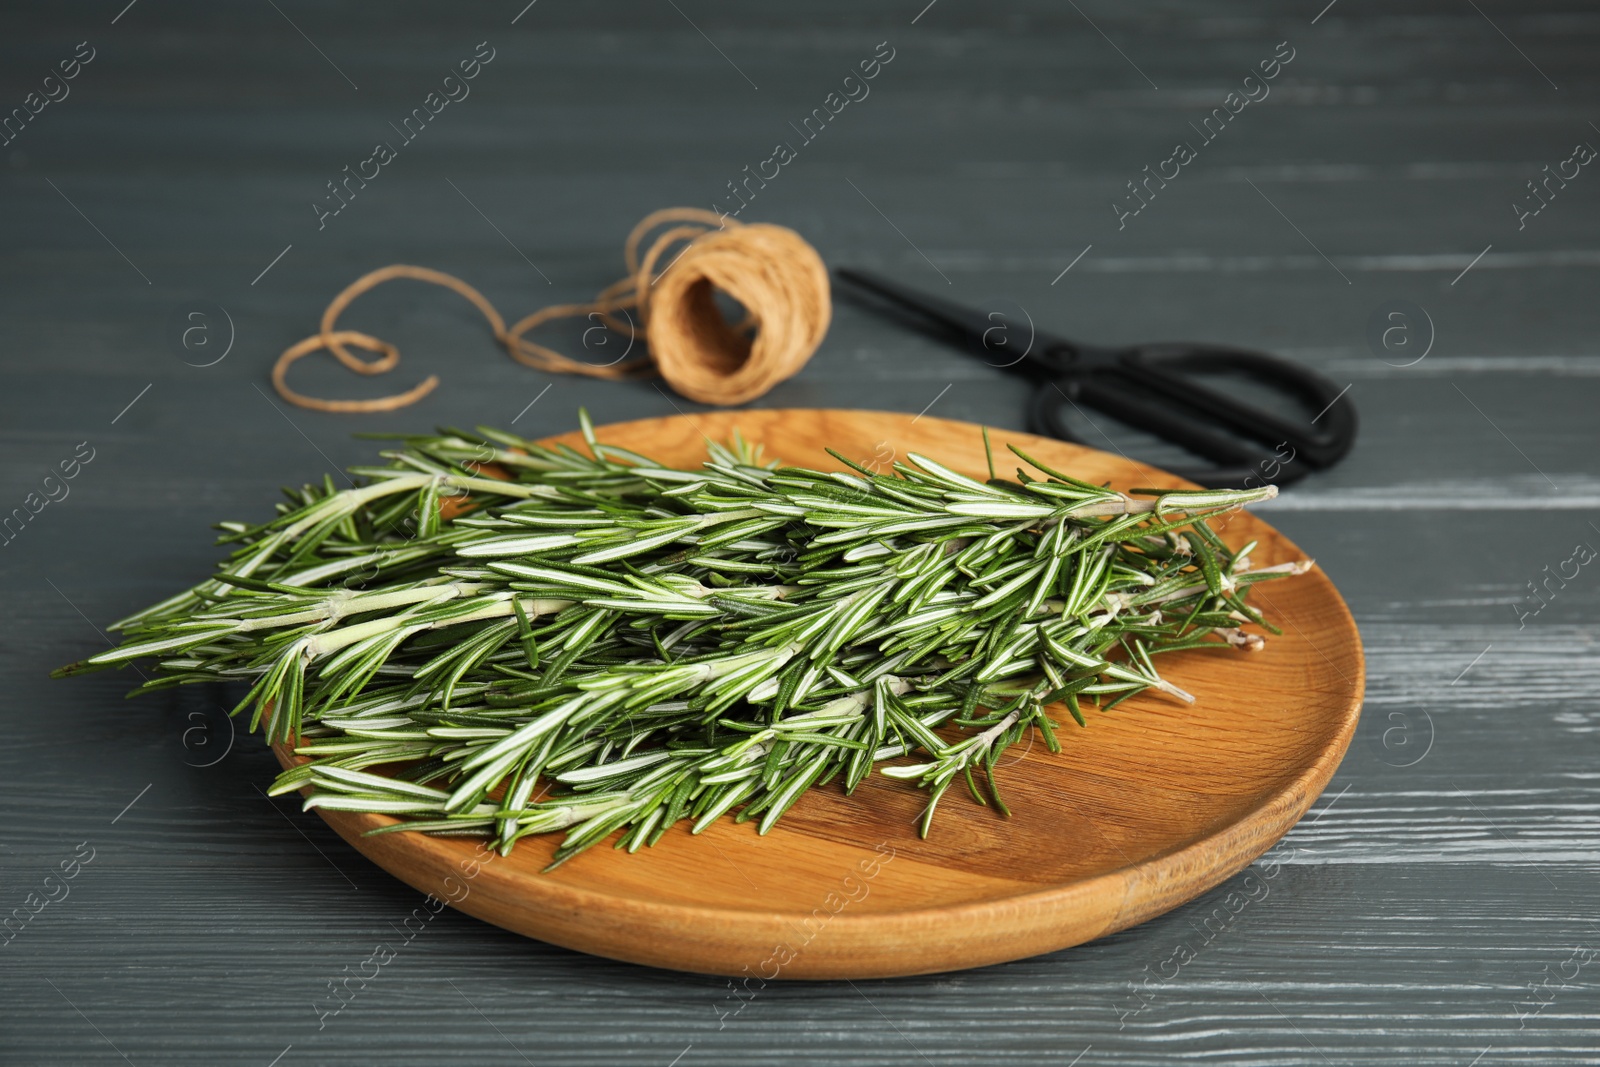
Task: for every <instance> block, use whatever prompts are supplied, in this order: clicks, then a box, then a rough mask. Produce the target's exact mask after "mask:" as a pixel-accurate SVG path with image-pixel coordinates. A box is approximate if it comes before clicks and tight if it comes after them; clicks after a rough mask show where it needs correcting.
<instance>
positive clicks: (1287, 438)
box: [834, 268, 1356, 489]
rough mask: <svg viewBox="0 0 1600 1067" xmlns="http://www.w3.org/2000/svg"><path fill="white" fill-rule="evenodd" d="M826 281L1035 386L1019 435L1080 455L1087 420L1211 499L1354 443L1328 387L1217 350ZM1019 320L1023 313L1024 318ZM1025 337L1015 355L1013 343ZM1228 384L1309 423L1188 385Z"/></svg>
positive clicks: (1351, 425) (1307, 467)
mask: <svg viewBox="0 0 1600 1067" xmlns="http://www.w3.org/2000/svg"><path fill="white" fill-rule="evenodd" d="M834 275H835V277H836V278H837V279H838V280H839V281H840V282H842V283H844V285H845V286H846V287H847V289H849V290H852V291H854V292H856V293H858V294H861V293H865V294H869V295H870V296H872V297H874V298H876V303H878V304H881V305H882V306H881V307H878V308H876V310H880V311H889V312H892V313H894V315H895V317H897V318H903V319H907V320H909V321H910V322H911V323H912V324H913V325H914V326H916V327H918V328H920V329H922V330H924V331H926V332H929V333H932V334H934V335H936V336H938V337H939V338H941V339H943V340H946V341H948V342H951V343H953V344H955V345H957V346H958V347H961V348H963V349H965V350H967V351H968V352H971V353H972V354H974V355H977V356H979V357H980V358H982V359H984V360H985V362H988V363H989V364H990V365H991V366H994V367H998V368H1000V369H1003V370H1009V371H1011V372H1012V373H1016V374H1022V375H1024V376H1026V377H1028V378H1031V379H1033V380H1035V381H1036V382H1037V383H1038V388H1037V389H1036V390H1035V391H1034V394H1033V397H1032V399H1031V400H1030V402H1029V404H1028V423H1029V426H1028V429H1029V430H1030V431H1031V432H1033V433H1038V434H1044V435H1047V436H1050V437H1055V438H1058V439H1060V440H1063V441H1072V442H1075V443H1077V444H1083V445H1088V444H1090V442H1088V441H1084V440H1082V439H1081V438H1079V437H1077V436H1076V435H1074V434H1073V432H1072V430H1071V429H1070V428H1069V426H1068V424H1067V421H1066V418H1065V417H1064V416H1065V415H1066V411H1067V409H1069V408H1076V409H1077V410H1078V411H1079V413H1080V414H1082V409H1083V408H1085V407H1087V408H1093V409H1095V410H1097V411H1101V412H1104V413H1105V414H1107V415H1110V416H1111V417H1112V418H1114V419H1116V420H1117V421H1119V422H1122V423H1125V424H1127V425H1129V426H1133V427H1136V428H1138V429H1140V430H1143V431H1145V432H1146V433H1149V434H1152V435H1154V436H1156V437H1159V438H1162V439H1163V440H1166V441H1169V442H1171V443H1173V444H1176V445H1180V446H1182V447H1183V448H1185V449H1187V450H1188V451H1190V452H1192V453H1194V454H1196V455H1198V456H1201V457H1204V458H1205V459H1207V460H1210V461H1211V463H1212V465H1211V466H1205V467H1193V468H1175V469H1174V470H1173V473H1174V474H1177V475H1179V476H1180V477H1183V478H1187V479H1189V480H1190V481H1192V482H1198V483H1199V484H1201V485H1203V486H1206V487H1207V488H1211V489H1239V488H1253V487H1259V486H1262V485H1267V484H1276V485H1287V484H1289V483H1290V482H1294V481H1298V480H1299V479H1300V478H1303V477H1305V475H1307V474H1309V473H1311V471H1312V470H1318V469H1322V468H1324V467H1330V466H1332V465H1333V464H1335V463H1337V462H1339V460H1341V459H1343V458H1344V456H1345V454H1346V453H1347V452H1349V451H1350V446H1351V445H1352V444H1354V443H1355V437H1356V409H1355V405H1354V404H1352V403H1351V402H1350V400H1349V399H1348V398H1347V397H1346V396H1345V395H1344V391H1341V390H1340V389H1339V387H1338V386H1336V385H1334V384H1333V383H1332V382H1330V381H1329V380H1328V379H1326V378H1324V377H1323V376H1322V375H1320V374H1318V373H1316V372H1315V371H1312V370H1310V369H1308V368H1306V367H1302V366H1300V365H1299V364H1297V363H1292V362H1290V361H1288V360H1286V359H1281V358H1279V357H1277V356H1269V355H1267V354H1265V353H1263V352H1251V351H1248V350H1246V349H1242V348H1231V347H1228V346H1225V345H1210V344H1189V343H1160V344H1143V345H1132V346H1129V347H1127V348H1101V347H1097V346H1094V345H1085V344H1079V343H1077V342H1076V341H1068V340H1066V339H1064V338H1060V337H1055V336H1052V335H1050V334H1047V333H1044V332H1042V331H1038V330H1034V329H1032V323H1031V321H1028V322H1026V323H1024V322H1019V321H1017V320H1015V319H1013V318H1010V317H1007V316H1006V315H1004V314H1002V313H1001V312H998V311H995V312H989V313H987V314H985V313H984V312H982V311H977V310H973V309H971V308H964V307H961V306H959V305H956V304H952V303H949V302H948V301H944V300H940V299H939V298H937V297H932V296H927V295H925V294H922V293H918V292H915V291H914V290H911V289H907V288H904V287H903V286H900V285H897V284H895V283H893V282H890V281H887V280H885V279H883V278H880V277H877V276H875V275H872V274H868V273H866V272H864V271H858V270H850V269H847V268H841V269H839V270H836V271H834ZM1024 315H1026V312H1024ZM1022 337H1031V340H1030V341H1029V342H1028V344H1027V346H1026V348H1021V347H1020V346H1019V345H1018V344H1017V339H1019V338H1022ZM1195 373H1200V374H1216V373H1231V374H1234V375H1242V376H1244V377H1246V378H1248V379H1251V380H1252V381H1253V382H1254V383H1255V384H1257V385H1258V386H1261V387H1264V388H1267V389H1270V390H1271V391H1273V392H1275V393H1278V394H1280V395H1282V396H1284V397H1286V398H1287V399H1288V400H1290V401H1291V403H1292V402H1293V401H1298V402H1299V403H1300V404H1303V405H1304V406H1306V407H1308V408H1310V409H1311V410H1313V411H1318V412H1319V414H1318V415H1317V416H1316V417H1315V418H1313V419H1311V420H1310V421H1309V422H1307V421H1303V420H1300V419H1289V418H1284V417H1283V416H1281V415H1279V414H1277V413H1276V412H1273V411H1268V410H1265V409H1263V408H1260V407H1257V406H1255V405H1254V404H1248V403H1245V402H1243V401H1240V400H1237V399H1235V398H1234V397H1231V396H1228V395H1227V394H1225V393H1222V392H1219V391H1217V390H1216V389H1214V388H1212V387H1210V386H1207V385H1205V384H1202V383H1201V382H1200V381H1198V380H1196V379H1195V378H1194V377H1193V376H1192V375H1193V374H1195Z"/></svg>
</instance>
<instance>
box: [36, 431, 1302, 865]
mask: <svg viewBox="0 0 1600 1067" xmlns="http://www.w3.org/2000/svg"><path fill="white" fill-rule="evenodd" d="M580 418H581V422H582V425H583V432H584V436H585V439H586V440H587V442H588V447H589V452H590V454H589V455H584V454H583V453H581V452H579V451H577V450H575V449H572V448H568V447H566V446H556V447H552V448H547V447H542V446H539V445H536V444H534V443H533V442H530V441H526V440H523V439H521V438H518V437H515V436H513V435H510V434H505V433H501V432H498V431H493V430H488V429H480V430H479V431H478V432H477V433H471V434H469V433H465V432H461V431H455V430H446V431H441V432H440V433H439V434H437V435H429V436H411V437H404V438H401V439H400V445H399V447H396V448H393V449H391V450H389V451H386V452H384V453H383V455H384V457H385V458H386V459H387V460H388V463H387V465H384V466H376V467H364V468H355V469H354V470H353V471H352V473H354V474H357V475H360V476H362V477H363V478H364V479H365V484H363V485H361V486H360V487H358V488H353V489H344V490H340V489H336V488H335V487H334V485H333V484H332V482H331V480H327V479H325V480H324V482H323V484H322V485H320V486H306V487H304V488H302V489H300V490H297V491H289V492H288V497H289V500H288V502H287V503H283V504H280V505H279V506H278V514H277V515H276V517H274V518H273V519H272V520H270V521H268V522H265V523H262V524H260V525H254V526H252V525H247V524H242V523H227V524H223V526H222V527H221V528H222V529H223V530H224V536H223V537H222V543H223V544H227V545H232V546H234V547H233V551H232V554H231V556H230V557H229V558H228V559H227V560H226V561H224V562H223V563H222V564H221V565H220V566H219V567H218V568H217V571H216V573H215V574H214V575H213V576H212V577H211V578H210V579H208V580H206V581H204V582H202V583H200V584H199V585H197V586H195V587H194V588H192V589H190V590H188V591H187V592H184V593H182V594H179V595H178V596H175V597H173V598H171V599H169V600H166V601H163V602H162V603H160V604H156V605H154V606H153V607H151V608H148V609H146V610H144V611H142V612H139V613H138V614H136V615H133V616H131V617H129V618H127V619H124V620H122V621H121V622H119V623H117V624H116V627H117V628H118V629H120V630H122V631H124V633H125V634H126V640H125V641H124V643H123V644H122V645H120V646H119V647H117V648H115V649H113V650H111V651H108V652H104V653H101V654H100V655H97V656H94V657H92V658H90V659H88V660H86V661H84V662H83V663H80V664H74V665H73V666H71V667H67V668H63V669H62V670H61V671H58V672H57V674H66V673H74V672H77V671H80V670H89V669H96V668H100V667H105V666H111V665H118V664H125V663H128V662H130V661H133V660H136V659H141V658H152V657H153V658H155V659H156V661H157V662H156V674H155V676H154V677H153V678H152V679H151V680H150V681H148V682H147V683H146V684H145V685H143V686H141V687H140V688H141V689H158V688H162V687H165V686H171V685H181V684H185V683H190V682H199V681H219V680H220V681H238V682H243V683H247V684H248V686H249V690H248V693H247V694H246V695H245V697H244V699H243V700H242V701H241V702H240V704H239V707H238V708H236V709H235V713H238V712H240V711H244V710H248V711H250V713H251V728H252V729H257V728H259V727H261V726H262V725H263V723H265V731H266V734H267V737H268V738H269V740H272V741H277V742H289V741H293V742H294V744H295V751H296V752H298V753H299V754H301V755H303V756H306V757H309V762H307V763H304V764H302V765H299V766H296V767H294V768H291V769H290V770H287V771H285V772H284V773H283V774H282V775H281V776H280V777H279V778H278V780H277V782H276V783H275V784H274V785H273V788H272V792H273V793H275V794H277V793H284V792H288V791H290V790H296V789H301V788H304V787H307V786H309V787H311V792H310V796H309V797H308V799H307V800H306V802H305V803H306V807H308V808H317V807H320V808H326V809H338V810H346V811H363V812H382V813H385V814H389V815H394V816H397V817H399V819H400V821H399V822H397V823H396V824H394V825H392V826H387V827H385V828H384V830H383V831H376V832H384V831H388V830H417V831H424V832H429V833H464V834H481V835H489V836H492V837H493V838H494V839H495V841H496V842H497V844H498V847H499V848H500V849H501V851H502V852H505V851H509V850H510V849H511V847H512V846H513V845H514V843H515V842H516V841H517V840H518V839H519V838H521V837H524V836H526V835H528V834H542V833H550V832H554V831H563V832H564V833H565V837H564V840H563V842H562V844H561V846H560V848H559V849H558V850H557V851H556V854H555V862H556V863H560V862H562V861H564V860H565V859H567V858H569V857H570V856H572V855H574V854H576V853H578V852H580V851H582V850H583V849H585V848H588V847H589V846H591V845H593V844H595V843H597V842H599V841H601V840H603V839H605V838H606V837H608V836H609V835H610V834H612V833H613V832H614V831H617V830H619V829H620V830H623V831H624V833H623V834H622V836H621V838H620V840H619V841H618V845H619V847H624V846H625V847H627V848H628V849H630V850H634V849H637V848H639V847H640V846H641V845H644V844H648V843H652V842H654V841H655V840H656V839H658V838H659V837H660V836H661V835H662V834H663V833H665V831H666V830H667V829H668V828H669V827H670V826H672V825H673V824H675V823H677V822H678V821H680V820H683V819H691V820H693V829H694V830H695V831H698V830H700V829H702V828H704V827H705V826H706V825H707V824H709V823H711V822H712V821H714V820H716V819H718V818H720V817H722V816H723V815H724V814H726V813H729V812H735V811H736V813H737V816H736V817H737V818H738V819H740V820H758V825H759V829H760V830H761V832H763V833H764V832H766V831H767V830H768V829H770V828H771V826H772V825H773V824H774V823H775V822H777V821H778V819H779V818H781V817H782V815H783V813H784V812H785V811H787V810H788V809H789V808H790V806H791V805H793V804H794V802H795V801H796V800H797V799H798V798H799V797H800V796H801V795H802V794H803V793H804V792H805V791H806V790H807V789H809V788H813V787H815V786H818V785H821V784H823V783H826V782H830V781H832V780H834V779H840V780H841V781H842V783H843V787H844V789H845V790H846V791H847V792H848V791H853V790H854V789H855V788H856V787H857V786H858V785H859V784H860V783H861V781H862V780H863V779H864V778H865V777H866V776H867V775H868V774H870V773H871V772H872V770H873V768H874V767H875V766H878V765H879V764H882V763H883V762H884V761H887V760H895V759H897V758H898V757H902V756H907V755H913V754H914V755H916V756H917V758H918V759H919V760H920V762H915V763H911V764H909V765H908V764H903V763H897V764H893V765H889V766H884V767H881V768H880V773H882V774H884V775H886V776H889V777H893V778H899V779H903V780H905V781H908V782H910V783H912V784H914V785H917V786H920V787H921V788H923V789H925V790H927V792H928V794H929V797H928V803H927V806H926V809H925V811H924V814H923V817H922V821H921V830H922V832H923V833H924V834H926V833H927V831H928V826H929V824H930V822H931V820H932V818H933V814H934V810H935V807H936V806H937V804H938V802H939V800H940V798H941V797H942V796H943V795H944V793H945V792H946V791H947V790H948V789H949V788H950V787H951V786H952V785H953V784H954V783H955V781H956V780H957V779H960V780H961V781H962V782H963V783H964V784H965V785H966V787H967V789H968V791H969V792H970V794H971V795H972V797H973V798H974V799H975V800H977V801H978V802H980V803H993V804H994V805H995V806H996V807H997V808H998V809H999V810H1001V811H1002V812H1003V811H1005V810H1006V809H1005V804H1004V801H1003V799H1002V797H1001V793H1000V790H999V787H998V784H997V783H996V780H995V774H994V767H995V763H996V761H997V759H998V758H999V757H1000V756H1001V754H1002V753H1003V752H1004V751H1005V750H1006V748H1007V747H1008V746H1010V745H1011V744H1014V743H1015V742H1016V741H1018V740H1019V739H1020V738H1021V737H1023V736H1024V735H1025V734H1026V733H1028V732H1029V731H1034V730H1036V731H1038V732H1039V734H1040V735H1041V736H1042V737H1043V739H1044V741H1045V743H1046V744H1047V745H1048V746H1049V747H1050V748H1051V750H1052V751H1054V750H1057V747H1058V746H1057V742H1056V737H1055V730H1056V728H1057V725H1056V723H1055V722H1053V721H1052V719H1051V718H1050V716H1049V714H1048V710H1049V709H1050V708H1051V707H1053V706H1056V705H1060V706H1064V707H1065V708H1066V710H1067V712H1068V713H1069V714H1071V715H1072V717H1073V718H1074V719H1075V720H1076V721H1077V722H1078V723H1079V724H1080V725H1082V724H1083V723H1084V718H1083V713H1082V705H1083V703H1084V702H1085V701H1093V702H1094V703H1096V704H1097V705H1098V706H1100V707H1101V708H1110V707H1112V706H1114V705H1115V704H1116V703H1118V702H1119V701H1121V700H1124V699H1126V698H1127V697H1129V696H1132V695H1133V694H1135V693H1139V692H1143V691H1144V690H1146V689H1154V690H1156V691H1159V692H1161V693H1164V694H1166V695H1168V696H1170V697H1173V698H1176V699H1179V700H1185V701H1192V699H1193V698H1192V697H1190V696H1189V695H1188V694H1187V693H1185V692H1184V691H1183V690H1182V689H1180V688H1178V687H1177V686H1176V685H1174V684H1172V683H1171V682H1170V681H1168V680H1166V679H1164V678H1163V677H1162V676H1161V675H1160V673H1159V672H1158V671H1157V669H1156V664H1155V657H1156V656H1157V655H1160V654H1162V653H1167V652H1174V651H1179V650H1184V649H1212V650H1226V649H1228V648H1230V647H1242V648H1254V647H1259V646H1260V644H1261V642H1262V640H1263V639H1262V638H1261V637H1260V636H1259V635H1256V634H1246V633H1244V632H1243V631H1242V630H1241V629H1240V627H1241V626H1243V625H1245V624H1255V625H1258V626H1261V627H1264V628H1266V629H1268V630H1272V631H1273V632H1276V631H1275V630H1274V628H1273V627H1272V626H1271V625H1270V624H1268V623H1267V622H1266V620H1265V619H1264V618H1262V616H1261V615H1260V613H1259V612H1257V611H1256V610H1255V609H1254V608H1253V607H1251V606H1250V605H1249V604H1248V603H1247V602H1246V594H1247V592H1248V590H1249V587H1250V586H1251V585H1252V584H1254V583H1255V582H1258V581H1262V580H1267V579H1271V578H1277V577H1282V576H1284V575H1286V574H1293V573H1300V572H1302V571H1303V570H1304V569H1306V567H1308V566H1309V564H1303V563H1295V564H1283V565H1279V566H1275V567H1264V568H1258V569H1252V568H1251V567H1250V563H1249V553H1250V549H1251V547H1253V546H1248V545H1247V546H1245V547H1244V548H1241V549H1239V550H1237V551H1234V550H1231V549H1229V548H1228V547H1227V546H1226V545H1225V544H1224V543H1223V542H1222V540H1221V539H1220V538H1219V537H1218V536H1217V535H1216V534H1215V533H1214V532H1213V531H1212V530H1211V529H1210V527H1209V526H1208V525H1207V524H1206V521H1205V520H1206V516H1208V515H1213V514H1217V513H1219V512H1223V511H1228V510H1232V509H1235V508H1237V507H1239V506H1240V505H1242V504H1246V503H1249V502H1252V501H1255V500H1261V499H1265V498H1267V497H1270V496H1272V495H1274V494H1275V492H1276V489H1275V487H1272V486H1266V487H1264V488H1261V489H1257V490H1245V491H1196V492H1162V491H1156V490H1146V491H1136V492H1135V494H1133V495H1129V494H1123V493H1120V492H1117V491H1114V490H1111V489H1109V488H1106V487H1104V486H1099V485H1093V484H1090V483H1088V482H1085V481H1082V480H1079V479H1076V478H1073V477H1072V476H1070V475H1068V474H1065V473H1062V472H1060V471H1055V470H1051V469H1050V468H1048V467H1046V466H1044V465H1043V464H1041V463H1039V462H1038V461H1037V460H1034V459H1032V458H1030V457H1028V456H1027V455H1025V454H1024V453H1022V452H1021V451H1020V450H1018V449H1016V448H1012V449H1011V451H1012V452H1014V453H1015V454H1016V455H1017V457H1018V458H1019V459H1021V460H1022V461H1023V462H1024V463H1026V464H1027V465H1028V466H1029V467H1031V468H1032V469H1033V471H1035V472H1036V473H1033V474H1030V473H1028V471H1027V470H1025V469H1023V468H1021V467H1019V468H1017V471H1016V478H1015V480H1006V479H1001V478H998V477H996V476H995V474H994V457H993V455H992V453H991V454H990V463H989V466H990V470H989V475H990V477H989V478H988V479H987V480H984V481H979V480H976V479H973V478H968V477H966V476H964V475H961V474H958V473H956V472H954V471H951V470H949V469H947V468H945V467H944V466H942V465H940V464H939V463H937V462H936V461H934V460H932V459H928V458H925V457H922V456H917V455H912V456H910V457H908V458H909V460H910V462H909V463H896V464H895V465H894V469H893V472H892V473H890V474H875V473H873V472H871V471H868V470H866V469H865V468H862V467H859V466H856V465H855V464H851V463H849V461H848V460H844V459H843V457H840V456H837V455H836V458H838V459H840V460H841V462H844V463H846V464H847V465H848V466H850V467H851V468H852V471H851V472H848V473H839V472H822V471H815V470H808V469H804V468H795V467H778V466H777V465H776V464H772V463H764V462H762V461H761V458H760V454H759V449H758V448H753V447H751V446H750V445H748V444H747V443H746V442H744V441H742V440H740V439H738V438H737V437H736V438H735V440H734V441H733V442H732V443H731V444H730V445H729V446H728V447H723V446H720V445H712V446H711V448H710V457H709V461H708V462H706V463H705V464H704V465H703V466H702V467H701V468H700V469H699V470H678V469H674V468H671V467H666V466H663V465H661V464H658V463H656V462H654V461H653V460H650V459H648V458H646V457H643V456H640V455H637V454H635V453H632V452H629V451H626V450H624V449H621V448H617V447H615V446H611V445H603V444H601V443H600V442H599V441H597V440H596V439H595V436H594V432H593V428H592V427H591V426H590V424H589V420H588V418H587V416H586V415H582V414H581V413H580ZM985 443H986V445H987V439H986V440H985ZM374 767H383V768H385V773H383V774H375V773H372V771H371V770H369V768H374ZM980 780H981V782H982V785H981V787H980Z"/></svg>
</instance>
